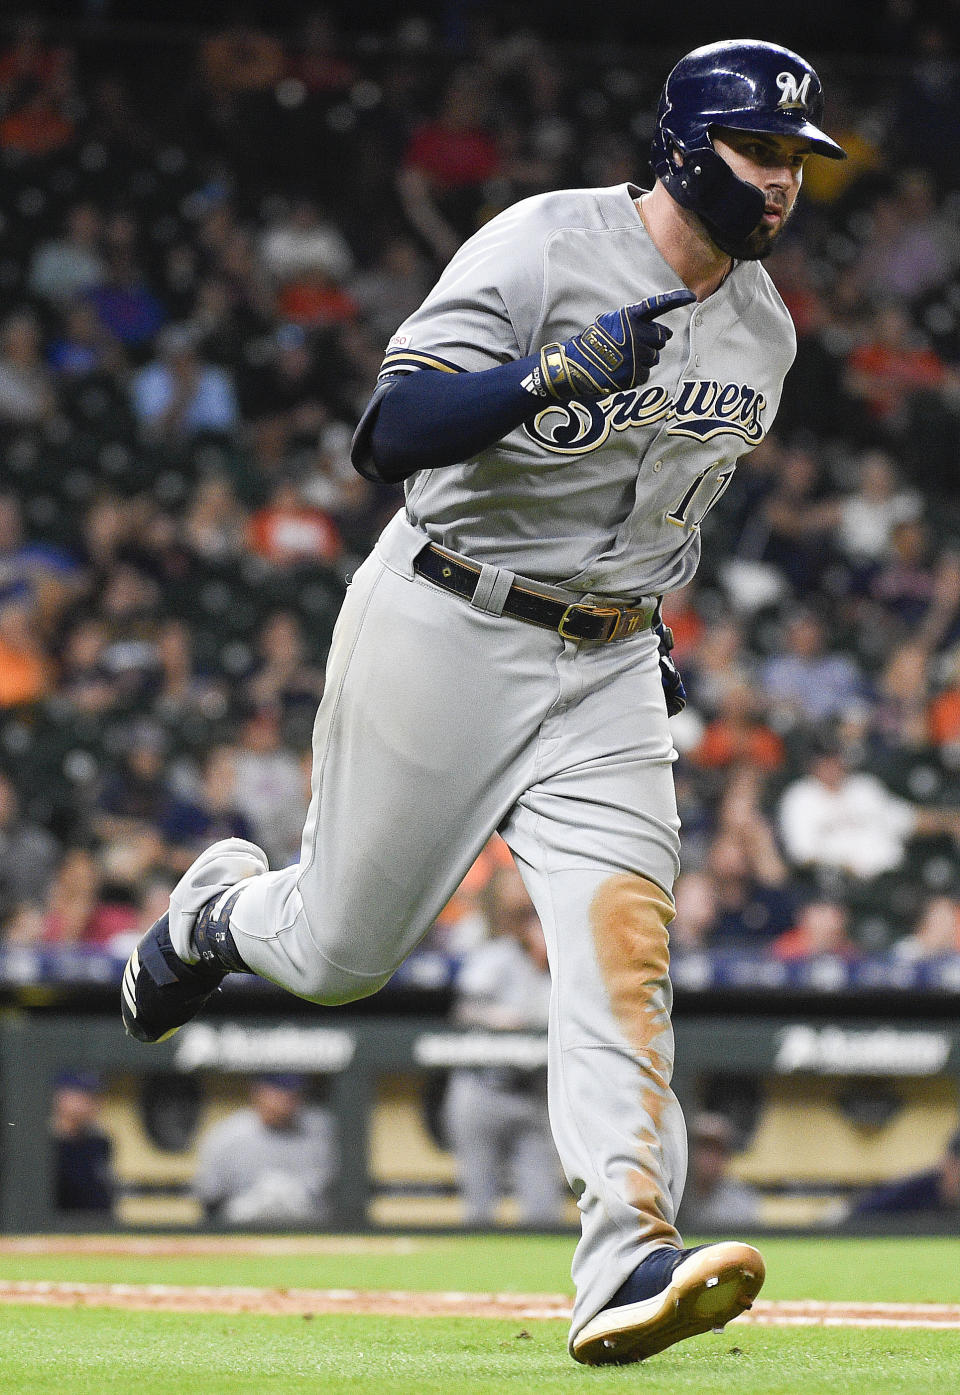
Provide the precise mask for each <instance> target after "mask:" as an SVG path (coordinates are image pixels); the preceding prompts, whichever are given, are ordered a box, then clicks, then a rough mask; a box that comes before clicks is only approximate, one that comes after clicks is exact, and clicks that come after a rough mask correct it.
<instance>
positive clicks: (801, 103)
mask: <svg viewBox="0 0 960 1395" xmlns="http://www.w3.org/2000/svg"><path fill="white" fill-rule="evenodd" d="M777 86H778V87H779V88H780V91H781V93H782V96H781V98H780V100H779V102H778V103H777V106H778V107H779V108H780V110H781V111H794V110H796V109H797V108H798V107H799V108H801V109H804V108H806V105H807V93H808V92H809V90H810V74H809V73H804V75H803V77H802V78H799V79H798V78H797V76H796V74H795V73H777Z"/></svg>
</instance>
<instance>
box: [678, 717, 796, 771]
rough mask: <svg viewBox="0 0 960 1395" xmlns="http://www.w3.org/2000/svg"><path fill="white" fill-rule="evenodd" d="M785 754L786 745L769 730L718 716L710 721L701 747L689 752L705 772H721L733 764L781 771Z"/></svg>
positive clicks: (754, 724) (698, 746)
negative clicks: (713, 720)
mask: <svg viewBox="0 0 960 1395" xmlns="http://www.w3.org/2000/svg"><path fill="white" fill-rule="evenodd" d="M784 755H785V752H784V746H783V742H782V741H781V740H780V738H779V736H777V734H776V732H774V731H771V730H770V728H769V727H765V726H762V725H760V724H759V723H752V722H749V721H748V722H732V721H728V720H727V719H726V718H724V717H718V718H717V720H716V721H715V722H710V724H709V725H708V727H707V729H706V731H705V732H704V734H703V736H702V738H701V740H700V743H699V745H697V746H696V748H695V749H694V750H693V751H691V752H690V759H691V760H692V761H693V762H694V764H695V765H699V766H702V767H703V768H704V769H705V770H722V769H725V768H726V767H727V766H730V765H755V766H758V767H759V768H760V769H761V770H779V769H780V767H781V766H782V765H783V761H784Z"/></svg>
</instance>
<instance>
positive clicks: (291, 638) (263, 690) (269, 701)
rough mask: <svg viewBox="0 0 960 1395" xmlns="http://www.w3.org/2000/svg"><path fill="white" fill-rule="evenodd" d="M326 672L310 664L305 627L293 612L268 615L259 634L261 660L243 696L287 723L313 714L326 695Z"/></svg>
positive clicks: (258, 645)
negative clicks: (276, 714) (277, 714)
mask: <svg viewBox="0 0 960 1395" xmlns="http://www.w3.org/2000/svg"><path fill="white" fill-rule="evenodd" d="M323 681H324V673H323V670H322V669H320V668H317V667H316V666H315V665H313V664H312V663H311V662H310V658H309V655H308V653H307V642H306V636H305V635H304V631H303V624H302V622H301V620H300V618H299V617H298V615H297V614H296V612H295V611H292V610H275V611H273V613H272V614H270V615H268V616H267V618H266V620H265V621H264V622H263V624H262V625H261V627H260V630H259V633H258V635H257V658H256V661H255V666H254V668H253V671H252V673H251V674H250V675H249V677H248V678H247V679H246V680H245V682H244V685H243V694H244V697H245V698H246V700H247V701H248V702H249V703H250V705H251V706H252V707H255V708H273V709H275V710H277V711H279V712H280V713H281V716H282V718H283V720H284V721H290V720H294V721H297V720H299V719H303V718H306V719H307V729H308V730H309V729H310V728H312V725H313V714H314V713H315V712H316V708H317V703H318V702H319V700H320V698H321V697H322V696H323Z"/></svg>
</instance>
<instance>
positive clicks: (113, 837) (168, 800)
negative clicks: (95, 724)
mask: <svg viewBox="0 0 960 1395" xmlns="http://www.w3.org/2000/svg"><path fill="white" fill-rule="evenodd" d="M169 746H170V742H169V737H168V736H167V733H166V732H165V731H164V729H163V728H162V727H161V726H160V724H159V723H158V722H153V721H148V720H142V721H137V722H135V723H134V724H133V725H132V727H131V728H130V729H129V731H128V732H127V733H126V737H125V741H124V746H123V749H122V752H121V755H120V761H119V763H118V765H117V766H116V768H115V769H113V770H112V771H108V772H107V774H106V775H105V777H104V779H103V782H102V784H101V787H100V790H99V792H98V794H97V798H96V804H95V809H94V813H93V820H92V824H93V829H94V831H95V833H96V835H97V837H98V838H100V839H101V840H102V841H103V842H104V843H116V842H128V841H130V840H132V839H135V838H138V837H146V838H151V837H152V838H156V839H157V840H158V842H159V839H160V834H159V830H160V829H161V828H162V827H163V824H164V822H165V820H166V819H167V817H168V816H169V815H170V812H171V808H172V805H173V802H174V797H173V793H172V791H171V788H170V783H169V779H168V776H167V766H166V761H165V757H166V755H167V753H168V751H169ZM158 851H159V849H158ZM157 860H159V858H158V859H157Z"/></svg>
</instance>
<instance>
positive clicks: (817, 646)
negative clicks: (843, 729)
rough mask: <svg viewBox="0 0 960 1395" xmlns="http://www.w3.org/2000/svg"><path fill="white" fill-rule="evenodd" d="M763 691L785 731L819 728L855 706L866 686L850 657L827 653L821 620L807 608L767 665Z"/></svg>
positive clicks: (797, 616) (791, 619) (798, 613)
mask: <svg viewBox="0 0 960 1395" xmlns="http://www.w3.org/2000/svg"><path fill="white" fill-rule="evenodd" d="M762 690H763V693H764V695H765V697H766V699H767V701H768V703H769V704H770V710H771V712H772V713H773V714H774V715H775V717H776V718H777V720H778V721H779V723H780V724H781V727H784V726H795V725H797V724H801V725H804V726H816V725H817V724H818V723H822V722H823V721H825V720H827V719H829V718H832V717H838V716H840V715H841V714H842V713H843V711H844V710H845V709H846V708H848V707H851V706H853V705H854V704H855V703H857V702H858V701H859V700H860V699H861V698H862V697H863V695H864V692H865V684H864V679H863V676H862V674H861V673H860V671H859V669H858V667H857V664H856V663H855V661H854V660H853V658H852V657H851V656H850V655H849V654H844V653H830V652H829V651H828V649H827V634H826V630H825V628H824V624H823V622H822V621H821V620H820V618H819V617H818V616H817V615H815V614H814V613H813V611H812V610H810V609H809V608H808V607H806V606H804V607H802V608H798V609H797V610H795V611H794V612H793V613H792V615H791V616H790V617H789V619H788V620H787V623H786V627H785V632H784V637H783V647H782V649H780V650H779V652H777V653H775V654H774V655H772V657H771V658H769V659H768V660H767V662H766V663H765V664H764V667H763V675H762Z"/></svg>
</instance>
